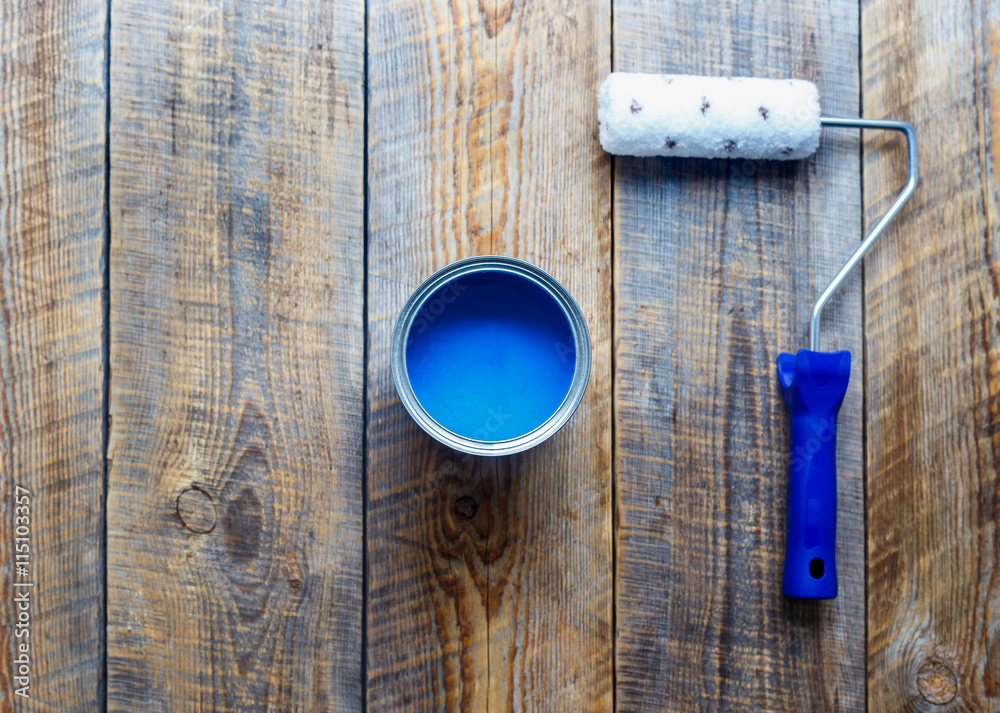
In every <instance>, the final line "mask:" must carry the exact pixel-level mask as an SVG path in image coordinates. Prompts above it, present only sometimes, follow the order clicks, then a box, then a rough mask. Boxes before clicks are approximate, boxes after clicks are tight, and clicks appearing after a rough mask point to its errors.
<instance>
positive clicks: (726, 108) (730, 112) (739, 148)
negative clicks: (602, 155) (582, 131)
mask: <svg viewBox="0 0 1000 713" xmlns="http://www.w3.org/2000/svg"><path fill="white" fill-rule="evenodd" d="M819 116H820V114H819V92H818V91H817V90H816V85H815V84H813V83H812V82H807V81H804V80H802V79H759V78H755V77H732V78H726V77H695V76H691V75H684V74H630V73H626V72H614V73H612V74H611V75H609V76H608V78H607V79H606V80H604V83H603V84H602V85H601V90H600V93H599V95H598V108H597V119H598V121H599V122H600V136H601V146H603V147H604V150H605V151H607V152H608V153H613V154H619V155H624V156H692V157H698V158H754V159H799V158H805V157H806V156H809V155H810V154H812V153H814V152H815V151H816V147H817V146H818V145H819V130H820V123H819Z"/></svg>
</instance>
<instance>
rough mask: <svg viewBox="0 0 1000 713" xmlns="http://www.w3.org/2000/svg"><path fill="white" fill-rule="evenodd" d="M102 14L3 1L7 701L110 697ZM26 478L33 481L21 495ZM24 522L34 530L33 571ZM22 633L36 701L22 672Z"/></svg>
mask: <svg viewBox="0 0 1000 713" xmlns="http://www.w3.org/2000/svg"><path fill="white" fill-rule="evenodd" d="M106 24H107V14H106V4H105V3H104V2H103V0H101V1H100V2H94V1H93V0H70V1H69V2H63V3H36V2H27V1H26V0H25V1H22V0H7V1H4V2H0V125H2V132H0V380H2V384H0V513H2V518H0V543H2V550H0V580H2V581H3V587H2V590H3V594H2V597H0V710H3V711H14V710H23V711H28V710H31V711H61V712H65V713H73V712H76V711H80V712H82V711H87V712H88V713H89V712H90V711H93V710H96V709H97V708H98V706H99V705H100V702H101V690H100V679H101V670H102V656H103V646H104V629H103V625H102V606H103V585H102V576H101V557H102V547H101V533H102V528H103V520H102V493H103V482H104V454H103V443H104V436H103V433H104V432H103V425H104V374H105V365H104V357H103V354H104V351H103V348H102V344H103V326H104V317H103V316H104V303H103V285H104V276H103V275H104V271H103V260H102V257H103V252H104V235H105V232H104V227H105V222H104V207H105V206H104V185H105V184H104V168H105V163H104V151H105V141H104V136H105V110H104V107H105V97H106V88H105V82H104V74H105V73H104V68H105V52H104V38H105V27H106ZM16 488H25V489H27V491H28V494H27V497H28V501H27V502H26V503H25V502H24V501H21V503H20V505H18V506H17V507H15V505H16V503H15V489H16ZM22 495H23V493H22ZM22 518H27V519H22ZM15 527H24V528H27V530H28V535H27V537H28V540H29V541H28V543H27V544H28V546H29V548H30V549H29V551H28V552H27V554H28V560H27V562H26V564H27V573H22V574H19V573H18V571H17V569H16V567H15V563H14V561H13V557H14V547H15V544H18V545H20V544H23V543H20V542H18V543H15V539H14V536H15ZM17 534H18V535H23V534H24V531H23V530H21V531H19V532H17ZM22 554H23V552H22ZM17 564H22V565H23V564H25V563H23V562H18V563H17ZM12 582H18V583H26V582H31V583H33V584H34V585H35V586H34V587H33V588H18V589H14V588H13V587H12ZM23 592H27V593H28V600H29V603H30V610H29V614H30V617H31V618H30V622H29V624H30V625H29V627H28V628H26V629H22V630H21V632H20V634H21V635H19V634H18V633H17V630H16V629H15V621H16V609H15V604H14V602H13V598H14V597H15V595H17V594H20V593H23ZM25 632H26V633H27V636H23V634H24V633H25ZM22 644H27V645H28V646H29V647H30V648H29V650H28V651H27V652H24V653H26V654H27V656H28V658H29V664H28V665H29V667H30V681H29V688H28V689H27V691H25V692H26V693H27V694H28V695H29V696H30V698H29V699H25V698H22V697H20V696H18V695H16V694H15V689H19V688H22V686H23V684H24V682H23V681H20V682H18V681H15V680H14V679H13V676H14V670H13V669H14V666H15V659H16V658H17V657H18V656H20V655H21V654H22V651H21V650H20V646H21V645H22Z"/></svg>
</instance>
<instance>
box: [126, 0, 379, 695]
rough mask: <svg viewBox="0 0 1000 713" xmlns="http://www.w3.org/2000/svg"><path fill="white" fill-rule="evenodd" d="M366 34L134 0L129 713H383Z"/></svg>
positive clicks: (312, 14) (289, 5) (317, 16)
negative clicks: (365, 643)
mask: <svg viewBox="0 0 1000 713" xmlns="http://www.w3.org/2000/svg"><path fill="white" fill-rule="evenodd" d="M363 17H364V9H363V4H362V3H361V2H360V0H338V2H335V3H314V2H310V1H308V0H296V1H291V2H286V3H283V4H281V5H280V6H278V5H274V4H272V3H269V2H263V1H260V2H254V1H251V2H227V1H223V2H218V3H212V4H210V3H207V2H190V1H186V0H173V1H170V2H163V3H149V2H145V1H144V0H116V2H114V3H113V5H112V30H113V32H112V43H111V44H112V49H111V60H112V61H111V97H112V111H111V167H112V171H111V179H110V190H111V213H110V218H111V227H112V234H111V339H112V346H111V376H112V378H111V391H110V418H111V436H110V437H111V441H110V448H109V460H110V465H109V467H110V474H109V479H110V485H109V488H110V489H109V495H108V554H109V556H108V631H107V635H108V694H107V695H108V708H109V710H113V711H129V712H132V711H140V710H141V711H178V712H181V711H183V712H184V713H188V712H190V711H241V712H245V711H264V710H281V711H286V710H289V711H290V710H296V711H330V710H336V711H357V710H358V709H359V708H360V706H361V697H362V687H361V664H360V659H361V628H362V626H361V625H362V552H363V550H362V505H361V503H362V491H361V466H362V450H361V442H362V415H363V403H362V401H363V399H362V383H363V364H362V362H363V343H364V342H363V288H362V284H363V219H362V216H363V175H362V166H363V150H364V138H363V136H364V108H363V74H364V63H363V59H364V54H363V53H364V50H363V47H364V29H363V26H364V21H363Z"/></svg>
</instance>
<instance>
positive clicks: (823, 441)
mask: <svg viewBox="0 0 1000 713" xmlns="http://www.w3.org/2000/svg"><path fill="white" fill-rule="evenodd" d="M597 116H598V121H599V122H600V131H599V134H600V140H601V146H603V147H604V150H605V151H607V152H609V153H612V154H617V155H622V156H676V157H691V158H709V159H715V158H743V159H773V160H778V161H783V160H795V159H802V158H806V157H807V156H810V155H811V154H813V153H815V151H816V149H817V147H818V146H819V139H820V133H821V129H822V128H824V127H827V128H860V129H890V130H894V131H900V132H902V133H903V134H904V135H905V136H906V143H907V151H908V156H909V178H908V180H907V182H906V185H905V186H904V187H903V190H902V191H901V192H900V194H899V195H898V196H897V197H896V200H895V201H894V202H893V203H892V205H891V206H890V207H889V210H888V211H887V212H886V213H885V215H883V216H882V218H880V219H879V221H878V222H877V223H876V224H875V226H874V228H872V230H871V232H869V233H868V235H866V236H865V237H864V239H863V240H862V241H861V244H860V245H859V246H858V248H857V249H856V250H855V251H854V254H853V255H851V257H850V258H849V259H848V260H847V262H846V263H845V264H844V266H843V267H842V268H841V269H840V272H838V273H837V274H836V276H834V278H833V280H832V281H831V282H830V284H829V285H827V287H826V289H825V290H823V292H822V294H820V296H819V298H818V299H817V300H816V303H815V304H814V305H813V308H812V315H811V318H810V322H809V349H800V350H799V351H798V353H796V354H779V355H778V363H777V371H778V383H779V386H780V389H781V394H782V398H783V399H784V402H785V406H786V408H787V410H788V414H789V419H790V434H789V436H790V437H789V461H788V499H787V505H786V507H787V512H786V520H785V528H786V537H785V566H784V573H783V578H782V593H783V594H785V595H786V596H790V597H801V598H807V599H832V598H833V597H836V596H837V568H836V517H837V473H836V442H837V414H838V413H839V411H840V406H841V404H842V403H843V400H844V394H845V393H846V392H847V384H848V380H849V379H850V374H851V354H850V352H847V351H837V352H822V351H820V317H821V315H822V312H823V307H824V306H825V305H826V303H827V302H828V301H829V299H830V297H832V296H833V294H834V293H835V292H836V291H837V290H838V289H839V288H840V286H841V285H843V283H844V280H845V279H846V278H847V276H848V274H850V272H851V270H853V269H854V268H855V267H856V266H857V264H858V263H859V262H861V260H862V258H863V257H864V256H865V254H866V253H867V252H868V250H869V249H870V248H871V247H872V245H873V244H874V243H875V241H876V239H878V237H879V235H881V234H882V232H883V231H884V230H885V228H886V226H887V225H888V224H889V223H890V222H891V221H892V219H893V218H894V217H895V216H896V214H897V213H898V212H899V211H900V209H901V208H902V207H903V204H904V203H906V201H907V200H908V199H909V198H910V195H911V194H912V193H913V190H914V189H915V188H916V185H917V139H916V135H915V134H914V131H913V127H911V126H910V125H909V124H907V123H906V122H902V121H892V120H879V119H861V118H857V119H853V118H847V119H838V118H831V117H824V116H821V115H820V106H819V92H818V91H817V89H816V85H815V84H813V83H812V82H807V81H804V80H801V79H761V78H756V77H731V78H727V77H696V76H688V75H670V74H662V75H660V74H633V73H625V72H615V73H612V74H611V75H609V76H608V78H607V79H606V80H605V81H604V83H603V84H602V85H601V88H600V91H599V93H598V112H597Z"/></svg>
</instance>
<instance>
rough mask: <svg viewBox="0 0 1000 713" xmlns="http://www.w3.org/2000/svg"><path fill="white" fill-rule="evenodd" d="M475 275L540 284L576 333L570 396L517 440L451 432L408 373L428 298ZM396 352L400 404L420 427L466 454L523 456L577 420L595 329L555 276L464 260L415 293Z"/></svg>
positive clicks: (504, 262) (519, 265) (503, 261)
mask: <svg viewBox="0 0 1000 713" xmlns="http://www.w3.org/2000/svg"><path fill="white" fill-rule="evenodd" d="M475 272H507V273H510V274H513V275H517V276H519V277H522V278H525V279H528V280H530V281H531V282H534V283H535V284H536V285H538V286H539V287H540V288H541V289H542V290H544V291H545V292H546V293H547V294H548V295H549V296H550V297H552V298H553V300H555V302H556V304H558V305H559V307H560V309H562V311H563V314H565V315H566V319H567V321H568V322H569V325H570V331H571V332H572V334H573V346H574V349H575V351H576V364H575V366H574V369H573V380H572V382H570V386H569V390H568V391H567V392H566V396H565V398H564V399H563V401H562V403H561V404H560V405H559V407H558V408H557V409H556V410H555V411H554V412H553V413H552V415H551V416H549V418H548V419H546V420H545V421H544V422H543V423H542V424H541V425H539V426H538V427H537V428H535V429H534V430H531V431H528V432H527V433H525V434H523V435H520V436H517V437H516V438H508V439H506V440H500V441H483V440H478V439H475V438H468V437H467V436H462V435H460V434H457V433H455V432H454V431H451V430H449V429H447V428H445V427H444V426H442V425H441V424H440V423H438V422H437V421H436V420H435V419H434V418H433V417H432V416H431V415H430V414H429V413H428V412H427V411H426V410H425V409H424V407H423V406H422V405H421V404H420V401H419V400H418V399H417V397H416V394H415V393H414V392H413V387H412V386H411V385H410V378H409V375H408V373H407V371H406V343H407V341H408V340H409V336H410V328H411V327H412V326H413V322H414V320H415V319H416V316H417V315H418V314H419V313H420V310H421V309H422V308H423V306H424V303H425V302H426V300H427V299H428V298H429V297H430V296H431V295H433V294H434V293H435V292H436V291H437V290H438V289H439V288H440V287H442V286H443V285H445V284H447V283H448V282H451V281H452V280H455V279H458V278H459V277H462V276H463V275H469V274H472V273H475ZM390 354H391V356H390V362H391V369H392V381H393V384H394V385H395V387H396V393H398V394H399V399H400V401H402V402H403V406H404V407H405V408H406V410H407V411H408V412H409V414H410V416H411V417H413V420H414V421H416V422H417V425H418V426H420V427H421V428H422V429H423V430H424V431H425V432H427V434H428V435H430V436H432V437H433V438H435V439H437V440H438V441H440V442H441V443H443V444H445V445H446V446H449V447H451V448H454V449H455V450H457V451H461V452H462V453H469V454H471V455H477V456H502V455H509V454H511V453H520V452H521V451H526V450H528V449H529V448H534V447H535V446H537V445H539V444H540V443H542V442H544V441H546V440H548V439H549V438H550V437H551V436H552V435H553V434H555V433H556V431H558V430H559V429H560V428H562V427H563V426H564V425H565V424H566V422H567V421H569V419H570V417H572V415H573V413H574V412H575V411H576V409H577V407H578V406H579V405H580V402H581V401H582V400H583V394H584V392H585V391H586V390H587V382H588V381H589V379H590V361H591V353H590V330H588V329H587V321H586V319H584V316H583V312H582V311H581V310H580V306H579V305H578V304H577V303H576V301H575V300H574V299H573V297H572V296H571V295H570V294H569V292H568V291H567V290H566V288H565V287H563V286H562V285H561V284H560V283H559V282H558V281H557V280H556V279H555V278H554V277H552V276H551V275H550V274H549V273H547V272H545V271H544V270H542V269H541V268H539V267H536V266H534V265H532V264H531V263H528V262H525V261H524V260H519V259H517V258H513V257H506V256H503V255H481V256H478V257H470V258H465V259H464V260H458V261H457V262H453V263H451V264H450V265H448V266H446V267H444V268H442V269H440V270H438V271H437V272H435V273H434V274H433V275H431V276H430V277H428V278H427V279H426V280H424V281H423V283H421V285H420V286H419V287H418V288H417V289H416V290H414V292H413V294H412V295H410V298H409V299H408V300H407V301H406V304H405V305H403V309H402V310H401V311H400V313H399V317H398V319H397V320H396V326H395V328H394V329H393V333H392V346H391V352H390Z"/></svg>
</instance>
